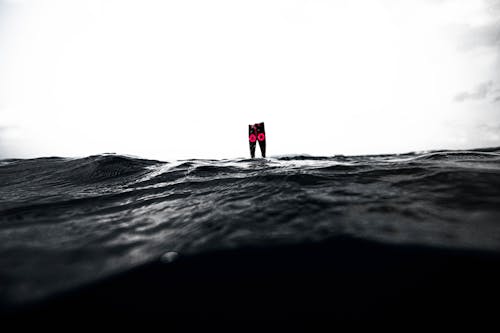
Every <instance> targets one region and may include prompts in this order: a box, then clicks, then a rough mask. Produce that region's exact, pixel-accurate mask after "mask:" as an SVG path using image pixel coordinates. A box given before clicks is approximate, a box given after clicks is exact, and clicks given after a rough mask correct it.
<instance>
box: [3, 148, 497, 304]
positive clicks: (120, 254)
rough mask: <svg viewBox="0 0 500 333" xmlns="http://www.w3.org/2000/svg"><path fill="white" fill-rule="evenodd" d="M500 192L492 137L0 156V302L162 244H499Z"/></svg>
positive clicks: (134, 260)
mask: <svg viewBox="0 0 500 333" xmlns="http://www.w3.org/2000/svg"><path fill="white" fill-rule="evenodd" d="M499 198H500V148H498V149H497V148H493V149H485V150H474V151H436V152H428V153H410V154H402V155H380V156H352V157H348V156H333V157H315V156H302V155H299V156H281V157H271V158H268V159H254V160H250V159H232V160H182V161H174V162H162V161H153V160H144V159H138V158H132V157H127V156H118V155H99V156H90V157H87V158H80V159H69V158H58V157H51V158H37V159H19V160H16V159H11V160H2V161H0V299H1V300H2V302H3V304H4V306H5V305H9V304H18V303H22V302H25V301H31V300H37V299H42V298H44V297H47V296H50V295H52V294H54V293H57V292H59V291H62V290H67V289H71V288H74V287H77V286H79V285H82V284H85V283H88V282H92V281H96V280H98V279H101V278H103V277H106V276H109V275H111V274H114V273H117V272H124V271H127V270H130V269H131V268H133V267H136V266H138V265H140V264H142V263H145V262H149V261H153V260H157V259H158V258H162V256H163V255H164V254H165V253H167V255H166V256H163V258H164V260H172V258H174V257H175V256H176V255H177V254H180V255H196V254H199V253H204V252H207V251H212V250H218V249H226V250H231V249H236V248H239V247H243V246H255V247H262V248H265V247H266V246H270V245H273V246H275V245H276V244H278V245H279V244H294V243H319V242H322V241H324V240H327V239H330V238H332V237H336V236H349V237H354V238H361V239H367V240H373V241H377V242H384V243H391V244H419V245H422V246H432V247H444V248H459V249H472V250H474V249H478V250H483V251H492V252H498V251H499V250H500V205H499V204H498V203H499ZM165 258H166V259H165Z"/></svg>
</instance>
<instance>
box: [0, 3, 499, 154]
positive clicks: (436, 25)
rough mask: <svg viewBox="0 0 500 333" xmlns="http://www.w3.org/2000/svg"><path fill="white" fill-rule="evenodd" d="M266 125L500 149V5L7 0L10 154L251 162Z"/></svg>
mask: <svg viewBox="0 0 500 333" xmlns="http://www.w3.org/2000/svg"><path fill="white" fill-rule="evenodd" d="M261 121H264V122H265V124H266V132H267V141H268V142H267V146H268V147H267V150H268V155H270V156H272V155H280V154H299V153H307V154H313V155H335V154H345V155H351V154H377V153H399V152H408V151H415V150H417V151H420V150H430V149H448V148H449V149H467V148H474V147H491V146H500V0H463V1H460V0H440V1H432V0H425V1H422V0H407V1H401V0H344V1H333V0H332V1H326V0H325V1H320V0H312V1H294V0H283V1H273V0H264V1H259V0H252V1H235V0H228V1H206V0H201V1H192V0H187V1H186V0H183V1H151V0H137V1H124V0H116V1H109V0H94V1H89V0H87V1H83V0H82V1H71V0H60V1H56V0H48V1H35V0H32V1H29V0H24V1H23V0H16V1H14V0H9V1H6V0H0V158H6V157H36V156H54V155H57V156H86V155H91V154H99V153H105V152H115V153H118V154H128V155H136V156H141V157H146V158H157V159H163V160H171V159H181V158H232V157H245V156H249V151H248V138H247V131H248V124H250V123H255V122H261ZM257 156H260V152H259V151H258V148H257Z"/></svg>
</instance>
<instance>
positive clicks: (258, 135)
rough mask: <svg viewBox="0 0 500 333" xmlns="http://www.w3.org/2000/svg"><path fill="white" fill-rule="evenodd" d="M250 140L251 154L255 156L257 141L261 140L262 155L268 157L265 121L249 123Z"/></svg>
mask: <svg viewBox="0 0 500 333" xmlns="http://www.w3.org/2000/svg"><path fill="white" fill-rule="evenodd" d="M248 141H249V143H250V156H251V157H252V158H254V157H255V142H256V141H259V147H260V152H261V154H262V157H266V131H265V129H264V123H258V124H254V125H248Z"/></svg>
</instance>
